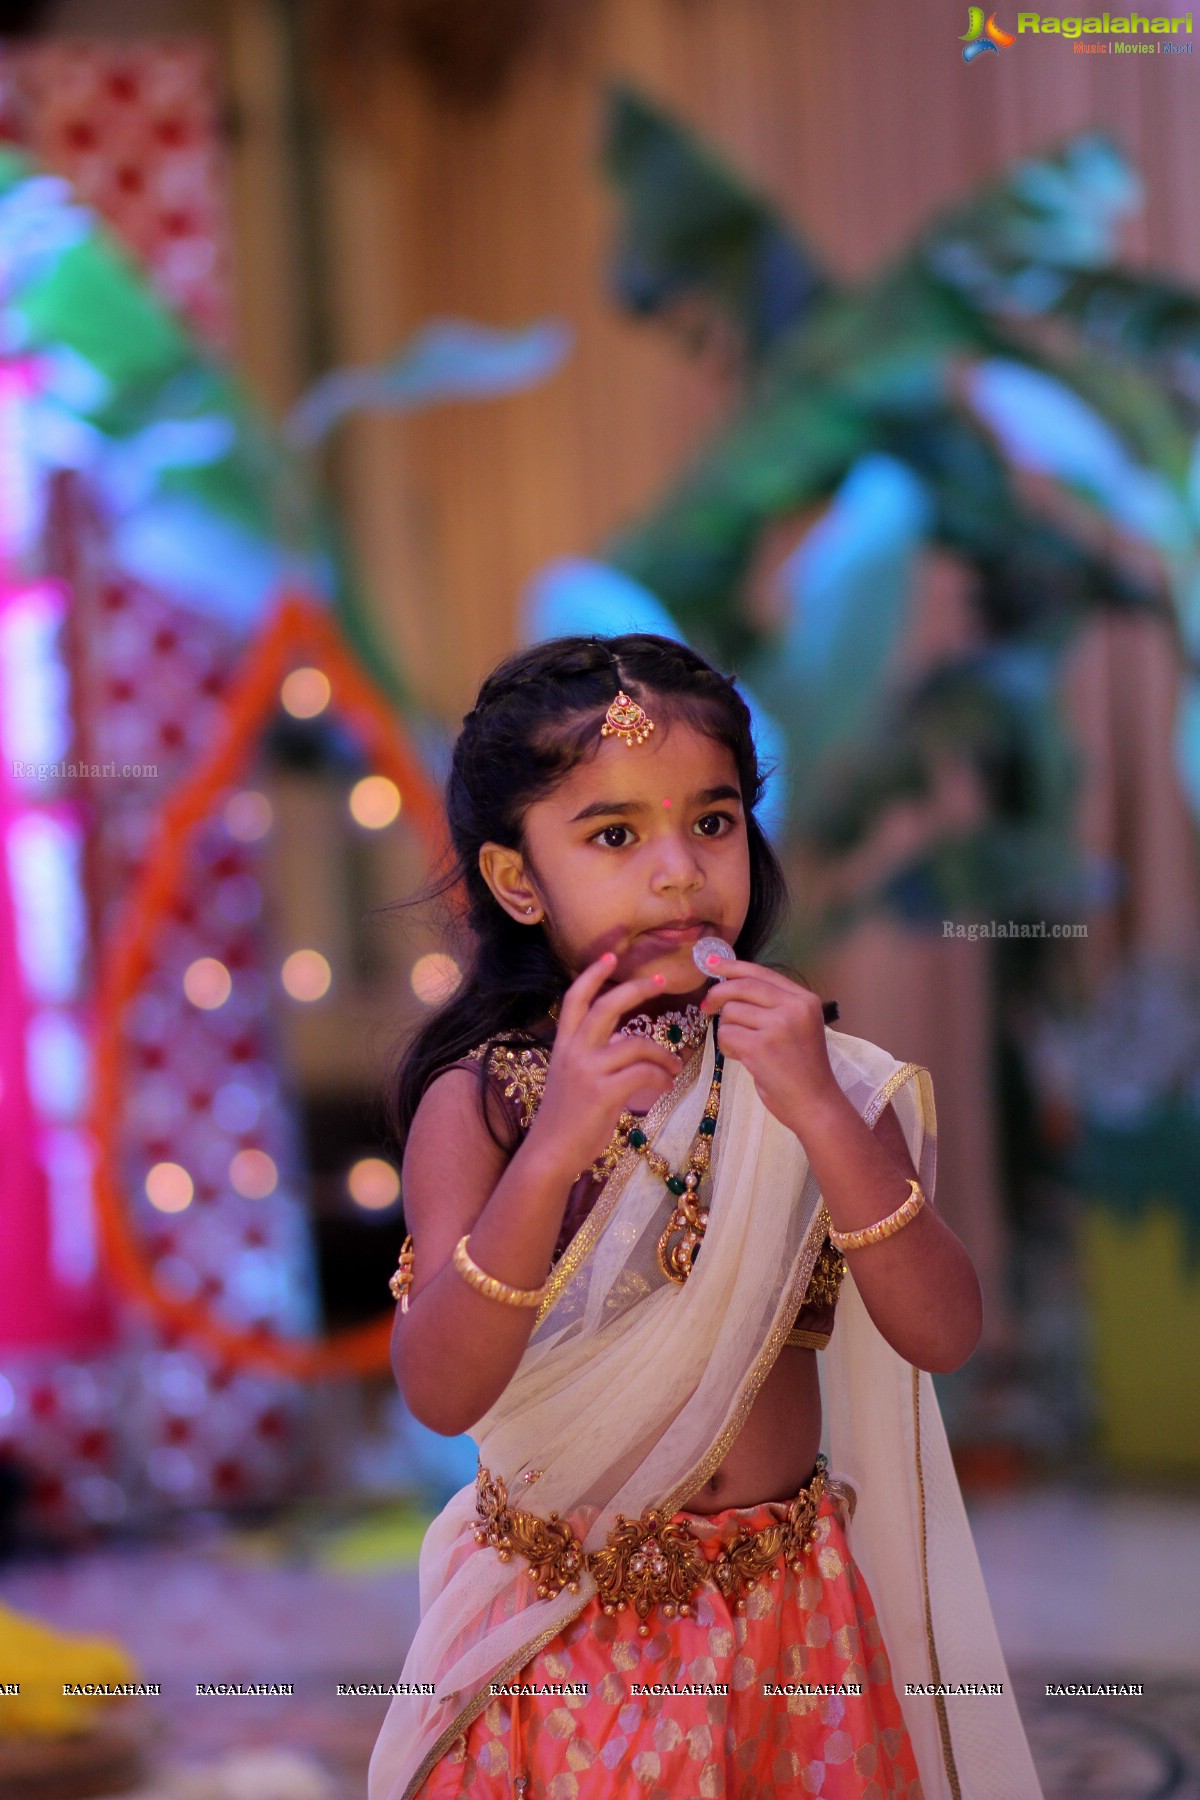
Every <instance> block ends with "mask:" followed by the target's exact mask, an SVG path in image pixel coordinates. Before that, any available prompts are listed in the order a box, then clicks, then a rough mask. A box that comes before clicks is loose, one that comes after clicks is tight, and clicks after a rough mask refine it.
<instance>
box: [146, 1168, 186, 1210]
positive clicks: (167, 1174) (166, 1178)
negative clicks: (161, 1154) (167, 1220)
mask: <svg viewBox="0 0 1200 1800" xmlns="http://www.w3.org/2000/svg"><path fill="white" fill-rule="evenodd" d="M195 1192H196V1190H195V1187H194V1185H193V1183H192V1178H191V1176H190V1175H189V1174H188V1172H187V1170H186V1169H185V1168H184V1167H183V1166H182V1164H180V1163H174V1162H160V1163H155V1165H154V1167H153V1168H152V1169H151V1170H150V1171H149V1173H148V1174H147V1176H146V1198H147V1200H149V1202H150V1204H151V1206H152V1207H154V1209H155V1211H156V1212H164V1213H179V1212H184V1211H185V1210H186V1209H187V1208H188V1207H189V1206H190V1205H191V1204H192V1198H193V1196H194V1194H195Z"/></svg>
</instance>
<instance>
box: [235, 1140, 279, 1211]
mask: <svg viewBox="0 0 1200 1800" xmlns="http://www.w3.org/2000/svg"><path fill="white" fill-rule="evenodd" d="M229 1179H230V1181H231V1182H232V1183H233V1185H234V1187H235V1188H236V1190H237V1192H238V1193H239V1194H241V1195H242V1197H243V1199H246V1200H265V1199H266V1197H267V1195H268V1194H273V1193H274V1192H275V1189H276V1188H277V1187H278V1186H279V1170H278V1169H277V1168H276V1167H275V1164H274V1162H273V1161H272V1159H271V1158H270V1157H269V1156H268V1155H267V1153H266V1151H265V1150H239V1151H238V1153H237V1155H236V1156H235V1157H234V1159H233V1161H232V1162H231V1163H230V1165H229Z"/></svg>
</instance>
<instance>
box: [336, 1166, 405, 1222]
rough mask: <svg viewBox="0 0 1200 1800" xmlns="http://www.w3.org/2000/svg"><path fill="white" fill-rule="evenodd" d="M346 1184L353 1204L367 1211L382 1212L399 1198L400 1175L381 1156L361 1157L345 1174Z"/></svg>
mask: <svg viewBox="0 0 1200 1800" xmlns="http://www.w3.org/2000/svg"><path fill="white" fill-rule="evenodd" d="M346 1186H347V1187H348V1188H349V1190H350V1198H351V1199H352V1200H353V1202H354V1204H355V1206H361V1207H363V1208H364V1210H365V1211H367V1212H382V1211H383V1210H384V1208H385V1207H388V1206H391V1205H393V1204H394V1202H395V1201H397V1200H398V1199H399V1198H400V1177H399V1175H397V1173H396V1171H395V1169H394V1168H393V1167H392V1165H391V1163H390V1162H384V1160H383V1158H382V1157H381V1156H364V1157H361V1158H360V1160H359V1161H358V1162H356V1163H355V1164H354V1167H353V1168H352V1169H351V1170H350V1173H349V1174H348V1175H347V1177H346Z"/></svg>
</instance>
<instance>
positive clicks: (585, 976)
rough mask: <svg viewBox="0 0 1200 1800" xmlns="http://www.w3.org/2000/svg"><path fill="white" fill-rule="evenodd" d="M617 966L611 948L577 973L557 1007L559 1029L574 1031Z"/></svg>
mask: <svg viewBox="0 0 1200 1800" xmlns="http://www.w3.org/2000/svg"><path fill="white" fill-rule="evenodd" d="M616 966H617V959H616V957H615V956H614V955H613V953H612V951H611V950H606V951H605V952H604V955H603V956H598V957H597V958H596V960H595V962H593V963H589V964H588V966H587V968H586V969H584V970H583V971H582V972H581V973H580V974H578V975H577V976H576V977H575V979H574V981H573V982H572V983H571V985H570V987H569V988H568V989H567V991H566V993H565V994H564V995H563V999H562V1006H561V1007H560V1009H559V1015H558V1028H559V1031H575V1030H576V1029H577V1028H578V1026H579V1024H580V1022H581V1021H582V1020H583V1018H584V1017H585V1016H586V1014H587V1010H588V1008H589V1006H590V1005H591V1003H592V1001H593V1000H594V999H595V997H596V995H597V994H598V993H599V992H600V989H601V988H602V987H603V986H604V983H605V982H606V981H607V980H608V979H609V978H610V976H611V975H612V972H613V970H614V969H615V968H616Z"/></svg>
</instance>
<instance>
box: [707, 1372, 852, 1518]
mask: <svg viewBox="0 0 1200 1800" xmlns="http://www.w3.org/2000/svg"><path fill="white" fill-rule="evenodd" d="M820 1447H821V1390H820V1387H819V1385H818V1380H817V1352H816V1351H815V1350H802V1349H801V1348H800V1347H799V1346H798V1345H794V1344H788V1345H785V1346H784V1348H783V1349H782V1350H781V1351H780V1352H779V1355H778V1356H777V1357H776V1359H775V1362H774V1364H773V1365H772V1367H771V1371H770V1373H769V1374H768V1376H767V1378H766V1380H765V1381H764V1382H763V1384H762V1386H761V1388H759V1390H758V1393H757V1394H756V1395H755V1398H754V1402H753V1404H752V1405H751V1408H750V1411H749V1413H748V1414H747V1415H746V1421H745V1423H744V1425H743V1426H742V1428H741V1430H740V1431H739V1432H738V1434H737V1436H736V1437H735V1438H734V1440H733V1442H732V1444H730V1446H729V1449H728V1451H727V1452H726V1454H725V1457H724V1459H723V1461H722V1462H721V1463H720V1464H719V1465H718V1467H717V1469H716V1470H715V1472H714V1473H713V1474H712V1476H711V1477H710V1478H709V1480H708V1481H706V1482H705V1484H704V1486H703V1487H702V1488H698V1489H697V1491H696V1492H695V1493H694V1494H692V1495H691V1496H690V1498H689V1499H687V1500H686V1501H685V1502H684V1506H685V1508H686V1510H687V1511H688V1512H697V1513H714V1512H721V1511H722V1510H723V1509H724V1508H725V1507H727V1506H757V1505H760V1504H761V1502H762V1501H764V1500H791V1499H792V1498H793V1497H794V1496H795V1494H796V1493H797V1492H798V1491H799V1489H800V1488H801V1487H802V1486H803V1485H804V1483H805V1482H806V1481H807V1480H808V1478H809V1476H810V1475H811V1474H812V1468H813V1464H814V1463H815V1462H816V1460H817V1451H818V1450H819V1449H820Z"/></svg>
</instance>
